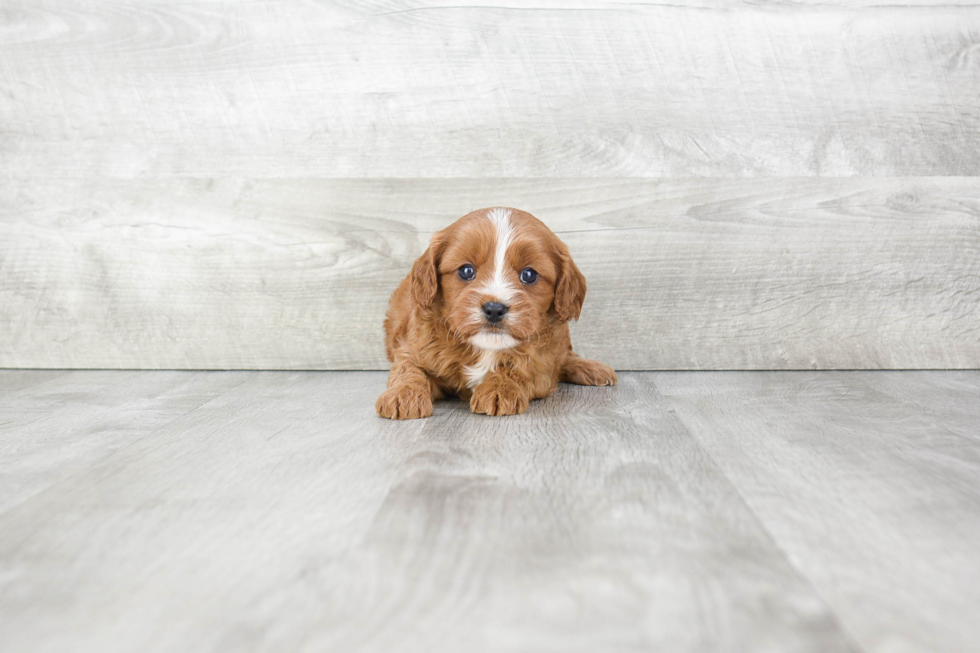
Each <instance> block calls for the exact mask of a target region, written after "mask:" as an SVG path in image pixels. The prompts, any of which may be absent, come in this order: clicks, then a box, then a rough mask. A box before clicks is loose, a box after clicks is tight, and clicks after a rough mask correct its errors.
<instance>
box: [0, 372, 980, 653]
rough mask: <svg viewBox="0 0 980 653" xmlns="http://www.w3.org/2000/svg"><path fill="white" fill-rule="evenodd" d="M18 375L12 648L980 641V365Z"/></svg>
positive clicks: (5, 443)
mask: <svg viewBox="0 0 980 653" xmlns="http://www.w3.org/2000/svg"><path fill="white" fill-rule="evenodd" d="M384 378H385V377H384V374H383V373H377V372H329V373H325V372H147V371H142V372H126V371H97V372H96V371H72V372H58V371H2V372H0V633H3V636H2V637H0V651H5V652H6V651H10V652H14V651H16V652H18V653H19V652H22V651H65V650H72V651H100V652H101V651H133V650H139V651H190V650H201V651H231V650H234V651H292V650H298V651H320V650H329V651H341V652H344V651H634V650H670V651H746V650H751V651H815V652H816V651H820V652H824V651H971V650H972V651H976V650H980V644H978V642H980V624H978V620H977V619H976V617H977V615H978V606H980V589H978V588H980V556H978V555H976V552H977V551H978V550H980V483H978V482H977V479H978V478H980V428H978V427H980V402H977V401H976V397H977V394H978V392H980V372H970V371H960V372H895V371H891V372H673V373H671V372H659V373H624V374H622V376H621V385H620V386H619V387H617V388H612V389H595V388H580V387H571V386H563V387H562V388H561V390H560V391H559V392H558V393H557V394H556V395H555V396H553V397H551V398H549V399H547V400H545V401H541V402H535V403H534V404H533V405H532V407H531V410H530V411H529V413H528V414H526V415H523V416H519V417H514V418H503V419H491V418H486V417H482V416H475V415H472V414H470V413H469V412H468V410H467V409H466V407H465V406H464V405H463V404H461V403H459V402H452V401H450V402H442V403H440V404H438V405H437V407H436V412H435V415H434V416H433V417H432V418H431V419H428V420H421V421H413V422H407V423H395V422H388V421H384V420H381V419H379V418H377V417H375V416H374V414H373V405H374V399H375V396H376V395H377V393H378V392H380V391H381V389H382V388H383V386H384Z"/></svg>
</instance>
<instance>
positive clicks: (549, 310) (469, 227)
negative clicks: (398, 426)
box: [376, 208, 616, 419]
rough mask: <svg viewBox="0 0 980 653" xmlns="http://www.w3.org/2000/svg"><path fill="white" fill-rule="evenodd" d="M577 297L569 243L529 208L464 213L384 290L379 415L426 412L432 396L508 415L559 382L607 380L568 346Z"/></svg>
mask: <svg viewBox="0 0 980 653" xmlns="http://www.w3.org/2000/svg"><path fill="white" fill-rule="evenodd" d="M467 264H468V265H470V266H472V267H473V269H474V270H475V276H474V277H473V278H472V279H470V280H464V279H463V278H461V277H460V274H459V270H460V268H461V267H462V266H464V265H467ZM527 268H530V269H531V270H533V271H534V272H536V273H537V279H536V280H535V281H533V282H531V283H525V282H524V281H522V278H521V275H522V271H524V270H525V269H527ZM467 272H468V270H467ZM529 276H530V275H527V273H525V281H526V280H527V278H529ZM584 300H585V277H584V276H583V275H582V273H581V272H580V271H579V269H578V267H576V265H575V263H574V262H573V261H572V257H571V256H570V255H569V253H568V248H567V247H566V246H565V244H564V243H563V242H561V241H560V240H559V239H558V237H557V236H555V234H553V233H552V232H551V230H550V229H548V227H546V226H545V225H544V224H543V223H542V222H541V221H540V220H538V219H537V218H535V217H534V216H532V215H531V214H530V213H525V212H524V211H519V210H516V209H507V208H494V209H481V210H479V211H474V212H472V213H469V214H467V215H465V216H463V217H462V218H460V219H459V220H457V221H456V222H454V223H453V224H451V225H450V226H449V227H447V228H446V229H443V230H442V231H440V232H438V233H436V234H435V235H434V236H433V237H432V242H431V243H430V244H429V248H428V249H427V250H425V253H423V254H422V256H420V257H419V258H418V260H416V261H415V264H414V265H413V266H412V271H411V273H410V274H409V275H408V277H406V278H405V279H404V280H403V281H402V282H401V284H400V285H399V286H398V289H397V290H395V292H394V294H393V295H392V296H391V306H390V307H389V309H388V314H387V318H386V319H385V334H386V337H385V346H386V349H387V353H388V360H390V361H391V363H392V365H391V374H390V375H389V377H388V389H387V390H386V391H385V392H384V393H383V394H382V395H381V396H380V397H379V398H378V402H377V404H376V408H377V411H378V414H379V415H381V416H382V417H389V418H392V419H413V418H418V417H428V416H429V415H431V414H432V402H433V400H435V399H440V398H442V397H444V396H446V395H456V396H459V397H461V398H462V399H466V400H468V401H469V402H470V408H471V409H472V410H473V412H475V413H486V414H487V415H514V414H517V413H523V412H524V411H526V410H527V407H528V403H529V402H530V401H531V400H532V399H538V398H542V397H547V396H548V395H550V394H551V393H552V392H554V391H555V389H556V388H557V387H558V382H559V381H566V382H569V383H577V384H580V385H614V384H615V383H616V373H615V372H614V371H613V370H612V368H610V367H609V366H608V365H604V364H602V363H600V362H598V361H593V360H588V359H585V358H580V357H579V356H578V355H576V354H575V352H573V351H572V343H571V339H570V337H569V333H568V321H569V320H572V319H576V320H577V319H578V317H579V314H580V313H581V311H582V302H583V301H584ZM488 302H497V303H500V304H503V305H504V306H505V307H506V308H507V312H506V314H504V316H503V319H502V320H501V321H499V322H497V323H493V322H492V321H491V320H490V319H489V318H488V316H487V314H486V313H485V311H484V305H485V304H487V303H488Z"/></svg>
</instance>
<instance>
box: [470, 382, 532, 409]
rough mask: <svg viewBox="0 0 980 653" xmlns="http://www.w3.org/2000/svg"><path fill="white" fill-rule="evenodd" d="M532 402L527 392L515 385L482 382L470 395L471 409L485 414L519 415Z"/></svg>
mask: <svg viewBox="0 0 980 653" xmlns="http://www.w3.org/2000/svg"><path fill="white" fill-rule="evenodd" d="M529 403H530V400H529V399H528V396H527V393H524V392H521V390H520V389H519V388H518V387H517V386H514V385H503V384H499V383H487V382H484V383H481V384H480V385H478V386H476V389H475V390H473V396H472V397H470V410H472V411H473V412H474V413H483V414H485V415H519V414H521V413H523V412H524V411H526V410H527V406H528V404H529Z"/></svg>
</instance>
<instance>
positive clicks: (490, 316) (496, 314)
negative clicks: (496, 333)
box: [483, 302, 510, 324]
mask: <svg viewBox="0 0 980 653" xmlns="http://www.w3.org/2000/svg"><path fill="white" fill-rule="evenodd" d="M508 310H510V309H509V308H508V307H506V306H504V305H503V304H501V303H500V302H487V303H486V304H484V305H483V315H484V316H485V317H486V318H487V322H489V323H490V324H497V323H499V322H500V321H501V320H502V319H504V315H506V314H507V311H508Z"/></svg>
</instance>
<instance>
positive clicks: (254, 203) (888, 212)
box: [0, 178, 980, 369]
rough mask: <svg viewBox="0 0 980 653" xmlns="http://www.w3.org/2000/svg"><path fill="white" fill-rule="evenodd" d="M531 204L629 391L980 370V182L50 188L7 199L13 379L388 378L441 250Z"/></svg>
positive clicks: (179, 182) (6, 286)
mask: <svg viewBox="0 0 980 653" xmlns="http://www.w3.org/2000/svg"><path fill="white" fill-rule="evenodd" d="M508 201H509V202H511V203H513V204H515V205H517V206H519V207H522V208H526V209H528V210H530V211H532V212H533V213H535V214H536V215H538V216H539V217H540V218H542V219H543V220H544V221H545V222H546V223H548V224H549V225H550V226H551V227H552V228H553V229H554V230H555V231H556V232H558V233H559V234H560V236H561V237H562V239H564V240H565V241H566V242H567V243H568V244H569V246H570V247H571V249H572V253H573V255H574V257H575V259H576V261H577V262H578V263H579V265H580V266H581V268H582V269H583V271H584V272H585V273H586V275H587V276H588V278H589V282H590V291H589V296H588V298H587V300H586V305H585V311H584V314H583V318H582V320H581V322H580V323H579V324H577V325H575V327H574V334H575V342H576V345H577V348H578V349H579V350H580V351H581V352H582V353H584V354H587V355H593V356H596V357H599V358H601V359H603V360H606V361H608V362H609V363H611V364H613V365H615V366H616V367H617V368H620V369H733V368H738V369H767V368H773V369H797V368H919V367H925V368H975V367H980V308H978V306H980V180H978V179H975V178H930V179H820V178H812V179H799V178H797V179H751V180H717V179H688V180H660V181H652V180H633V179H605V180H597V179H579V180H548V179H539V180H487V179H477V180H466V179H456V180H329V181H324V180H319V179H311V180H265V181H256V180H233V179H222V180H203V179H171V180H165V181H164V180H158V181H153V182H150V181H124V180H103V181H97V182H96V181H92V180H51V181H46V182H43V183H41V182H39V181H35V182H34V183H32V184H30V185H29V186H24V187H16V186H5V187H4V188H3V189H2V190H0V216H2V220H0V333H3V334H4V336H5V337H4V338H3V340H0V367H64V366H67V367H121V368H144V367H147V368H289V369H359V368H384V367H386V361H385V359H384V350H383V345H382V331H381V322H382V319H383V314H384V310H385V307H386V301H387V297H388V295H389V293H390V292H391V291H392V290H393V289H394V287H395V286H396V285H397V283H398V281H399V280H400V279H401V278H402V277H403V276H404V275H405V274H406V273H407V272H408V269H409V267H410V265H411V262H412V261H413V260H414V258H415V257H416V256H418V255H419V254H420V253H421V252H422V250H423V249H424V246H425V243H426V242H427V241H428V238H429V236H430V235H431V233H432V232H434V231H436V230H437V229H440V228H441V227H443V226H445V225H446V224H448V223H449V222H451V221H452V220H453V219H455V218H456V217H458V216H459V215H460V214H462V213H463V212H465V211H466V210H468V209H470V208H472V207H476V206H492V205H498V204H503V203H505V202H508Z"/></svg>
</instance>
